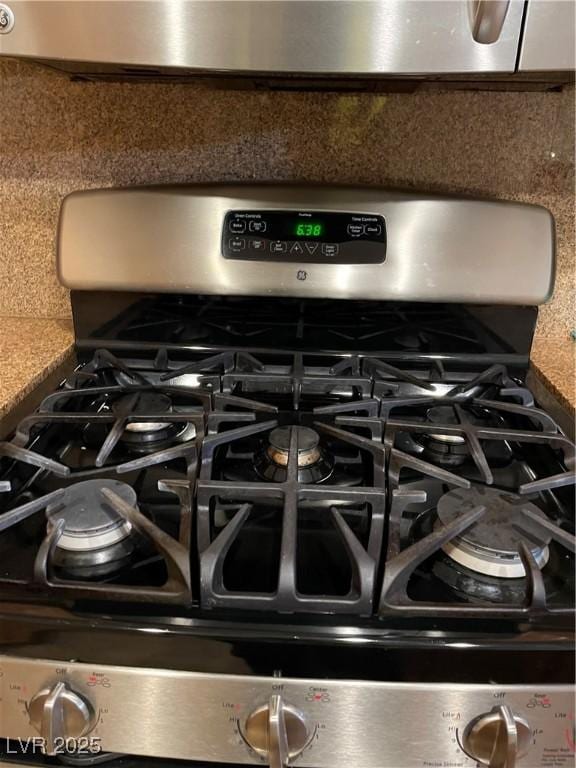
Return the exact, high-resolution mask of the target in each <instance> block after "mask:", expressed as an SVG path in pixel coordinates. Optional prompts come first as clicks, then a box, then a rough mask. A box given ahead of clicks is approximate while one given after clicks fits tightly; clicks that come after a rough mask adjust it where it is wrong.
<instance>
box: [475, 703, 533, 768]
mask: <svg viewBox="0 0 576 768" xmlns="http://www.w3.org/2000/svg"><path fill="white" fill-rule="evenodd" d="M530 738H531V730H530V726H529V725H528V723H527V722H526V720H524V718H522V717H519V716H518V715H515V714H514V713H513V712H512V710H511V709H510V707H508V706H506V705H503V706H500V707H494V709H493V710H492V711H491V712H487V713H486V714H484V715H480V717H477V718H476V719H475V720H473V721H472V722H471V723H470V724H469V725H468V727H467V728H466V730H465V731H464V734H463V737H462V746H463V748H464V751H465V752H466V753H467V754H468V755H469V756H470V757H471V758H472V759H474V760H476V761H477V762H478V763H480V765H488V766H489V768H515V765H516V760H517V758H519V757H523V756H524V755H525V754H526V752H528V748H529V746H530Z"/></svg>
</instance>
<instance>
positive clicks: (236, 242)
mask: <svg viewBox="0 0 576 768" xmlns="http://www.w3.org/2000/svg"><path fill="white" fill-rule="evenodd" d="M228 247H229V248H230V250H231V251H234V253H238V251H243V250H244V249H245V248H246V240H245V239H244V238H243V237H231V238H230V240H229V241H228Z"/></svg>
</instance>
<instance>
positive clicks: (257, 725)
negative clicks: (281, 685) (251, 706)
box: [244, 694, 314, 768]
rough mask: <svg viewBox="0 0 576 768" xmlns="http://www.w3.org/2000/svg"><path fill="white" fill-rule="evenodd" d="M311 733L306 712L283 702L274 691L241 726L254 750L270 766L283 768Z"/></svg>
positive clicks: (271, 767) (305, 742)
mask: <svg viewBox="0 0 576 768" xmlns="http://www.w3.org/2000/svg"><path fill="white" fill-rule="evenodd" d="M313 735H314V734H313V731H312V729H311V728H310V727H309V724H308V721H307V718H306V715H305V714H304V713H303V712H300V711H299V710H298V709H296V708H295V707H292V706H290V704H285V703H284V702H283V701H282V697H281V696H279V695H277V694H275V695H273V696H271V697H270V701H269V702H268V704H265V705H264V706H263V707H258V709H255V710H254V711H253V712H252V713H251V714H250V715H248V718H247V720H246V724H245V726H244V738H245V739H246V741H247V742H248V744H249V745H250V746H251V747H252V749H253V750H254V751H255V752H257V753H258V754H259V755H262V756H263V757H266V758H267V759H268V763H269V765H270V768H286V766H287V765H288V764H289V761H290V759H291V758H294V757H296V756H297V755H299V754H300V752H302V750H303V749H304V747H306V745H307V744H308V743H309V742H310V740H311V738H312V736H313Z"/></svg>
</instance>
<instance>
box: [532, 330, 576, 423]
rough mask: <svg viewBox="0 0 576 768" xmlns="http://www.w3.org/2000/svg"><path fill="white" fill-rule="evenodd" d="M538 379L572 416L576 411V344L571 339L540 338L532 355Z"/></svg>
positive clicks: (533, 348)
mask: <svg viewBox="0 0 576 768" xmlns="http://www.w3.org/2000/svg"><path fill="white" fill-rule="evenodd" d="M530 357H531V361H532V369H533V371H534V373H535V374H536V376H537V378H538V379H540V380H541V381H542V383H543V384H544V385H545V386H546V388H547V389H548V390H550V392H551V393H552V394H553V395H554V396H555V397H556V399H557V400H558V401H559V403H560V405H562V406H563V407H564V408H566V409H567V410H568V411H569V412H570V413H571V414H572V415H573V414H574V411H575V409H576V343H575V342H574V341H573V340H572V339H569V338H552V339H550V338H539V337H537V338H536V339H535V340H534V344H533V346H532V353H531V356H530Z"/></svg>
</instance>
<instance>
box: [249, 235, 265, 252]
mask: <svg viewBox="0 0 576 768" xmlns="http://www.w3.org/2000/svg"><path fill="white" fill-rule="evenodd" d="M250 248H251V249H252V250H253V251H265V250H266V240H262V238H260V237H254V238H252V240H250Z"/></svg>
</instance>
